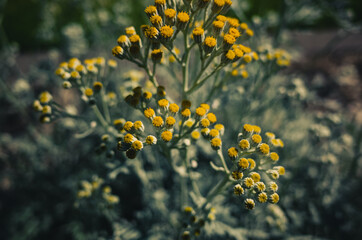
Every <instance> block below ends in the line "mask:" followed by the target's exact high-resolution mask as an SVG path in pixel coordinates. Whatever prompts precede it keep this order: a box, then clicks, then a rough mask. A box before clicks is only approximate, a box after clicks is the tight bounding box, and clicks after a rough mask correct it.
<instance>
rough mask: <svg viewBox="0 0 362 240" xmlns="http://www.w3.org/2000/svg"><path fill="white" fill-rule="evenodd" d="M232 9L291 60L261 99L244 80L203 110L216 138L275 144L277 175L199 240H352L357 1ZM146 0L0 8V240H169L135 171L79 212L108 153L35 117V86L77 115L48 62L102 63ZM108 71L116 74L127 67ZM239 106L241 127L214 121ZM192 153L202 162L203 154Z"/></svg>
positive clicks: (357, 205)
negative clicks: (105, 199) (274, 138)
mask: <svg viewBox="0 0 362 240" xmlns="http://www.w3.org/2000/svg"><path fill="white" fill-rule="evenodd" d="M233 2H234V3H233V7H232V9H231V11H230V12H229V13H228V15H230V16H232V17H237V18H239V19H240V20H241V21H243V22H247V23H248V25H249V26H250V28H252V29H253V30H254V31H255V41H254V42H253V46H252V47H253V49H254V48H255V49H257V48H258V47H260V46H265V45H268V46H272V47H274V48H283V49H286V50H287V51H288V52H289V54H290V55H291V64H290V66H289V67H287V68H285V69H283V70H282V71H280V72H278V74H277V75H275V76H274V77H270V78H268V88H266V87H264V88H262V89H259V92H258V93H257V94H258V95H256V96H257V97H255V95H253V94H254V93H253V94H252V93H251V89H249V87H250V86H249V85H248V83H247V79H246V80H243V81H244V82H243V81H240V82H239V85H236V87H230V88H229V89H224V93H226V92H228V94H225V96H224V97H220V98H218V99H216V100H217V101H216V102H213V103H214V104H213V107H215V108H216V109H217V106H218V103H220V102H221V103H227V106H228V107H226V108H225V109H219V110H215V111H216V112H218V113H219V115H220V116H221V117H220V118H221V119H220V122H222V123H224V124H225V126H229V129H230V130H229V131H226V133H225V138H227V136H230V138H232V137H233V136H234V135H235V132H236V131H237V129H238V128H240V126H241V124H242V123H246V122H250V123H255V124H258V125H260V126H262V127H263V128H265V129H268V130H270V131H274V132H275V133H276V134H277V135H278V136H280V137H281V138H282V139H283V140H284V142H285V144H286V146H285V148H284V149H283V152H282V153H281V154H280V155H281V159H282V162H281V163H282V164H283V165H285V167H286V169H287V175H286V177H285V178H284V179H282V180H281V185H280V196H281V201H280V203H279V204H278V205H277V206H274V205H273V206H272V207H264V208H257V209H256V210H255V211H252V212H246V211H244V210H243V209H241V208H242V207H241V206H236V205H237V203H236V201H234V200H233V199H226V200H225V201H228V205H227V207H221V206H223V205H221V204H220V207H219V208H217V209H218V212H217V214H216V215H217V218H216V219H217V221H215V222H214V223H213V224H214V227H212V226H209V228H208V227H206V229H205V231H206V235H205V236H204V237H203V238H204V239H225V237H226V239H362V229H361V227H360V224H361V222H362V194H361V189H362V181H361V180H362V163H361V158H362V154H361V149H362V146H361V142H362V80H361V79H362V44H361V43H362V27H361V26H362V25H361V23H362V15H361V12H362V1H360V0H345V1H343V0H269V1H265V0H243V1H237V0H234V1H233ZM152 3H153V2H152V1H141V0H133V1H125V0H87V1H80V0H11V1H10V0H8V1H7V0H2V1H1V3H0V49H1V52H0V78H1V83H0V84H1V85H0V107H1V109H2V110H1V111H0V130H1V135H0V239H14V240H15V239H24V240H25V239H168V238H167V237H164V236H165V235H166V233H167V230H165V229H163V228H162V224H164V223H162V222H160V221H158V220H155V219H153V218H152V217H151V216H150V215H149V209H148V208H149V205H151V206H153V205H152V204H154V205H156V203H157V202H158V201H161V200H164V199H167V197H168V192H167V191H166V190H167V189H161V188H160V189H159V192H158V193H159V195H157V196H154V197H153V198H151V200H148V199H146V197H145V196H146V194H145V193H144V192H143V184H142V180H140V178H139V173H137V171H138V170H135V169H136V167H135V166H133V165H131V166H129V168H127V169H128V170H124V169H123V170H122V171H119V173H118V174H117V175H116V176H115V177H114V179H113V181H110V185H111V186H112V189H113V192H114V193H115V194H117V195H119V196H120V204H119V205H117V206H114V207H112V208H109V207H107V206H104V205H100V204H98V203H96V202H95V203H87V205H86V206H83V207H79V206H78V207H77V206H76V205H77V204H76V203H77V191H78V190H79V182H80V181H81V180H84V179H88V180H89V179H91V178H92V176H93V177H94V176H95V175H97V176H100V177H103V178H105V176H107V174H108V172H109V166H108V165H105V164H104V161H105V160H104V156H103V155H96V154H94V151H95V146H97V144H98V145H99V137H97V136H94V135H91V136H89V137H88V138H86V139H78V138H76V137H75V136H74V133H75V129H76V126H74V125H72V124H67V123H66V122H64V121H59V122H54V123H51V124H47V125H41V124H40V123H39V121H38V117H37V116H36V114H34V112H33V110H32V103H33V100H34V99H35V98H36V97H37V96H38V95H39V93H40V92H42V91H44V90H48V91H50V92H51V93H53V94H54V97H55V98H57V99H58V100H59V101H60V102H62V103H66V104H74V105H76V106H79V105H80V104H79V100H78V99H76V98H75V97H74V96H73V95H72V94H69V93H68V94H67V93H65V92H64V91H63V90H61V83H60V82H59V81H58V80H57V79H56V76H55V74H54V71H55V69H56V68H57V66H58V64H59V63H60V62H62V61H64V60H67V59H69V58H70V57H79V58H82V59H84V58H90V57H96V56H103V57H106V58H111V57H112V56H111V48H112V46H113V45H114V44H115V43H116V38H117V37H118V36H119V35H120V34H121V33H122V31H123V29H124V27H127V26H131V25H133V26H135V27H136V29H139V26H140V25H141V24H145V23H147V17H146V15H145V14H144V8H145V7H146V6H148V5H150V4H152ZM135 69H136V68H135ZM117 71H118V72H119V73H118V74H119V75H117V76H119V78H121V77H123V78H124V76H125V74H127V73H128V72H129V71H128V70H126V69H125V68H122V67H119V68H118V69H117ZM133 74H134V72H133ZM249 74H250V75H252V74H253V68H252V67H250V73H249ZM253 97H254V98H253ZM240 102H242V103H244V104H245V105H243V106H248V107H246V108H245V109H244V110H243V112H242V113H241V114H240V116H238V117H237V119H238V121H235V120H234V119H233V120H231V119H229V118H226V117H222V116H231V115H232V114H233V113H232V112H233V111H234V109H235V108H236V107H237V106H240ZM266 103H267V104H266ZM219 105H220V104H219ZM223 113H225V114H223ZM198 157H199V161H202V159H207V158H208V157H209V154H208V153H207V150H203V148H201V150H200V151H199V152H198ZM200 166H202V162H200ZM130 182H132V186H130V185H129V184H127V183H130ZM125 193H127V196H126V197H125ZM140 196H141V197H140ZM160 198H161V200H160ZM146 201H147V202H146ZM224 205H225V204H224ZM239 209H241V210H240V211H239ZM158 210H159V211H161V212H162V211H166V210H164V209H161V208H160V209H158ZM240 212H241V213H240ZM164 213H165V215H167V212H164ZM218 220H220V221H218ZM215 226H217V227H216V228H215ZM162 236H163V237H162Z"/></svg>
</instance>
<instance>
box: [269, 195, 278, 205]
mask: <svg viewBox="0 0 362 240" xmlns="http://www.w3.org/2000/svg"><path fill="white" fill-rule="evenodd" d="M269 202H270V203H273V204H275V203H278V202H279V195H278V193H273V194H272V195H270V196H269Z"/></svg>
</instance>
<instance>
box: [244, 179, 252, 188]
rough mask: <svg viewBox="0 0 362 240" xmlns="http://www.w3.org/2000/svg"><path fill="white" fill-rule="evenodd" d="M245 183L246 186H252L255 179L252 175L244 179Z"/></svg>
mask: <svg viewBox="0 0 362 240" xmlns="http://www.w3.org/2000/svg"><path fill="white" fill-rule="evenodd" d="M243 184H244V186H245V187H246V188H251V187H252V186H253V185H254V180H253V179H252V178H250V177H247V178H245V179H244V181H243Z"/></svg>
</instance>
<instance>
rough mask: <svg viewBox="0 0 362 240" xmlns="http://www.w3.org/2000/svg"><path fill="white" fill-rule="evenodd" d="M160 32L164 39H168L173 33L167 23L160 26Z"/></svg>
mask: <svg viewBox="0 0 362 240" xmlns="http://www.w3.org/2000/svg"><path fill="white" fill-rule="evenodd" d="M160 32H161V36H162V37H163V38H164V39H170V38H171V37H172V35H173V29H172V28H171V27H170V26H168V25H166V26H163V27H161V29H160Z"/></svg>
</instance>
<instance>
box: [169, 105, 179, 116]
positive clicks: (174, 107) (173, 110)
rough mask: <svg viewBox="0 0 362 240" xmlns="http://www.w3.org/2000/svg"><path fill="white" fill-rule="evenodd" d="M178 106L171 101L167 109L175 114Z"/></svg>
mask: <svg viewBox="0 0 362 240" xmlns="http://www.w3.org/2000/svg"><path fill="white" fill-rule="evenodd" d="M179 109H180V108H179V106H178V105H177V104H176V103H171V104H170V106H169V107H168V110H169V111H170V112H171V113H172V114H176V113H177V112H178V110H179Z"/></svg>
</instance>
